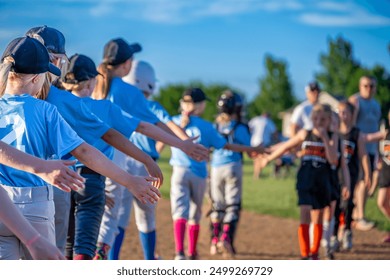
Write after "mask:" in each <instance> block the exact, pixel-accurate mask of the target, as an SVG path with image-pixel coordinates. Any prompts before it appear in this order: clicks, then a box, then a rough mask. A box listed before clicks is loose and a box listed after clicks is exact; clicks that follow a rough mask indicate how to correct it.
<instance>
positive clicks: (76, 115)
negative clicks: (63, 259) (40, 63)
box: [26, 26, 163, 257]
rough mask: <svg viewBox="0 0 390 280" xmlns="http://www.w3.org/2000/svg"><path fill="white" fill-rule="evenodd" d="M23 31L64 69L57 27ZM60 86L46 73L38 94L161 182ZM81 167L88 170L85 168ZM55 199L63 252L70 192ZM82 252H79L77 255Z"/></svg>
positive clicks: (91, 138) (85, 134) (156, 171)
mask: <svg viewBox="0 0 390 280" xmlns="http://www.w3.org/2000/svg"><path fill="white" fill-rule="evenodd" d="M26 35H28V36H31V37H34V38H37V39H39V40H40V41H42V42H43V43H44V44H45V46H46V47H47V49H48V51H49V53H50V59H51V62H52V63H53V64H55V65H57V66H58V67H61V68H64V69H66V67H67V57H66V54H65V38H64V35H63V34H62V33H61V32H60V31H58V30H57V29H54V28H51V27H47V26H40V27H34V28H31V29H30V30H29V31H27V33H26ZM51 83H53V85H51ZM54 84H55V85H56V86H54ZM59 86H60V82H59V81H58V79H57V78H56V77H54V76H52V75H50V74H47V76H46V80H45V84H44V87H43V88H42V90H41V91H40V93H39V95H38V96H37V97H38V98H40V99H43V100H46V101H47V102H49V103H51V104H53V105H55V106H56V107H57V109H58V111H59V113H60V114H61V116H62V117H63V118H64V119H65V121H66V122H67V123H68V124H69V125H70V126H71V127H72V128H73V130H74V131H75V132H76V133H77V134H78V135H79V136H80V137H81V138H82V139H83V140H85V141H86V142H87V143H89V144H91V145H93V144H94V143H95V142H97V141H98V140H100V139H103V140H104V141H105V142H107V143H108V144H110V145H112V146H114V147H115V148H117V149H119V150H121V151H122V152H124V153H126V154H128V155H130V156H133V157H135V158H137V159H138V160H139V161H141V162H142V163H143V164H145V166H147V169H148V172H149V174H150V175H151V176H153V177H155V178H157V179H158V180H156V181H155V182H154V185H155V186H156V187H158V186H159V185H160V184H161V183H162V179H163V177H162V172H161V170H160V168H159V167H158V165H157V164H156V163H155V162H154V161H153V160H152V159H151V158H150V157H145V156H143V154H142V153H134V152H135V151H136V150H135V149H134V146H133V145H131V143H130V142H129V141H128V139H126V137H124V136H123V135H122V134H121V133H119V132H118V131H116V130H115V129H112V128H110V127H109V126H108V125H107V124H106V123H104V122H102V121H101V120H100V119H99V118H98V117H96V115H95V114H93V113H92V112H91V111H90V110H89V108H88V107H87V106H86V105H85V104H84V102H83V101H82V100H80V98H78V97H76V96H74V95H73V94H71V93H69V92H67V91H65V90H62V89H59V88H58V87H59ZM80 171H82V172H87V173H88V174H90V173H91V171H89V170H88V169H83V170H80ZM54 202H55V208H56V215H55V222H56V242H57V246H58V248H60V250H61V251H62V252H64V250H65V244H66V238H67V233H68V219H69V215H68V214H66V213H69V209H70V196H69V194H68V193H64V192H58V191H55V192H54ZM83 256H84V255H80V256H79V257H83Z"/></svg>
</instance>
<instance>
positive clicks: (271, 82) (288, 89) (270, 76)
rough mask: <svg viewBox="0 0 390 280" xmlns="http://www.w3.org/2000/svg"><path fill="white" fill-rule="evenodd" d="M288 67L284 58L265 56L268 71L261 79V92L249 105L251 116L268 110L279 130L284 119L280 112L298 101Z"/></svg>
mask: <svg viewBox="0 0 390 280" xmlns="http://www.w3.org/2000/svg"><path fill="white" fill-rule="evenodd" d="M287 67H288V65H287V62H285V61H284V60H278V59H276V58H274V57H272V56H271V55H269V54H267V55H266V56H265V70H266V73H265V75H264V77H263V78H261V79H260V80H259V83H260V93H259V94H258V95H257V96H256V97H255V98H254V100H253V101H252V102H251V103H250V104H249V106H248V115H249V117H254V116H257V115H260V114H262V113H265V112H268V113H269V114H270V116H271V118H272V119H273V120H274V121H275V124H276V125H277V127H278V129H279V130H280V129H281V126H282V121H281V120H280V119H279V116H278V114H279V113H280V112H282V111H285V110H286V109H289V108H291V107H292V106H293V105H294V104H295V103H296V102H297V100H296V98H295V96H294V94H293V92H292V86H291V83H290V78H289V76H288V73H287Z"/></svg>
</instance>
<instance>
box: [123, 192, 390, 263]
mask: <svg viewBox="0 0 390 280" xmlns="http://www.w3.org/2000/svg"><path fill="white" fill-rule="evenodd" d="M205 207H206V206H205ZM206 210H207V209H206V208H205V209H204V213H205V212H206ZM241 217H242V218H241V220H240V225H239V227H238V231H237V237H236V241H235V246H236V249H237V255H236V259H239V260H293V259H299V258H300V256H299V247H298V238H297V228H298V221H296V220H293V219H286V218H278V217H273V216H268V215H259V214H255V213H251V212H246V211H243V212H242V216H241ZM384 235H385V233H384V232H381V231H378V230H376V229H373V230H371V231H368V232H361V231H357V230H355V231H354V246H353V249H352V250H351V251H350V252H339V253H336V254H335V257H336V259H347V260H390V244H383V243H382V242H381V241H382V239H383V237H384ZM209 242H210V237H209V228H208V220H207V219H206V218H205V217H204V218H202V221H201V232H200V237H199V243H198V253H199V255H200V259H205V260H206V259H222V256H217V257H215V256H213V257H212V258H211V256H210V255H209ZM174 248H175V246H174V240H173V226H172V219H171V215H170V204H169V201H168V200H166V199H161V200H160V202H159V204H158V206H157V251H158V254H159V255H160V256H161V258H162V259H165V260H171V259H173V258H174V254H175V250H174ZM121 259H123V260H140V259H143V255H142V249H141V246H140V244H139V238H138V231H137V230H136V226H135V223H134V217H132V220H131V223H130V227H129V229H128V230H127V232H126V238H125V240H124V245H123V248H122V253H121Z"/></svg>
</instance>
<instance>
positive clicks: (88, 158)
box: [71, 143, 132, 186]
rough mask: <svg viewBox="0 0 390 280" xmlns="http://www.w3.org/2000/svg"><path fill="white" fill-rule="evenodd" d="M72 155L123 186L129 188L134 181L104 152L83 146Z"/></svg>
mask: <svg viewBox="0 0 390 280" xmlns="http://www.w3.org/2000/svg"><path fill="white" fill-rule="evenodd" d="M71 154H72V155H73V156H74V157H75V158H77V159H78V160H79V161H80V162H81V163H83V164H84V165H85V166H87V167H89V168H90V169H92V170H94V171H95V172H97V173H99V174H101V175H103V176H106V177H108V178H110V179H112V180H114V181H116V182H117V183H119V184H121V185H123V186H127V185H128V184H129V181H131V179H132V176H131V175H130V174H128V173H127V172H125V171H124V170H122V169H121V168H119V167H118V166H117V165H116V164H114V163H113V162H112V161H111V160H109V159H108V158H107V157H106V156H105V155H104V154H103V153H102V152H100V151H99V150H98V149H96V148H94V147H92V146H91V145H89V144H86V143H83V144H81V145H80V146H78V147H77V148H76V149H74V150H73V151H72V152H71Z"/></svg>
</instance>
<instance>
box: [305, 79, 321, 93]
mask: <svg viewBox="0 0 390 280" xmlns="http://www.w3.org/2000/svg"><path fill="white" fill-rule="evenodd" d="M307 87H308V88H309V89H310V90H311V91H314V90H317V91H318V92H320V91H321V88H320V85H319V84H318V83H317V82H316V81H313V82H310V83H308V84H307Z"/></svg>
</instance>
